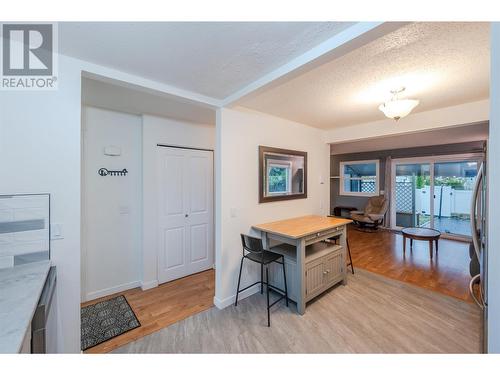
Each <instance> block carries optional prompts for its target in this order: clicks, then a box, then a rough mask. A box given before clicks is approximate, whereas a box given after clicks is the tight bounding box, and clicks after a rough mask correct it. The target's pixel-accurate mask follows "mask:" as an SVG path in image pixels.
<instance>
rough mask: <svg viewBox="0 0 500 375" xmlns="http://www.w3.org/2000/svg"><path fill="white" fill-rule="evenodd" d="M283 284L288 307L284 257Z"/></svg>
mask: <svg viewBox="0 0 500 375" xmlns="http://www.w3.org/2000/svg"><path fill="white" fill-rule="evenodd" d="M283 282H284V284H285V301H286V305H287V306H288V288H287V286H286V272H285V257H283Z"/></svg>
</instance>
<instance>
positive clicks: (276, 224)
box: [253, 215, 352, 239]
mask: <svg viewBox="0 0 500 375" xmlns="http://www.w3.org/2000/svg"><path fill="white" fill-rule="evenodd" d="M349 223H352V220H349V219H342V218H337V217H326V216H317V215H309V216H301V217H295V218H292V219H286V220H280V221H273V222H270V223H264V224H257V225H253V228H254V229H257V230H260V231H263V232H267V233H273V234H276V235H280V236H283V237H288V238H292V239H298V238H302V237H305V236H308V235H311V234H314V233H318V232H321V231H324V230H329V229H332V228H335V227H339V226H343V225H347V224H349Z"/></svg>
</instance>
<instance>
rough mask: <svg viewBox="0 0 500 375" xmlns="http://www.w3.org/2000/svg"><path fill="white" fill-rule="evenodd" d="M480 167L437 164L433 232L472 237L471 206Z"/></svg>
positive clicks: (473, 163) (465, 163)
mask: <svg viewBox="0 0 500 375" xmlns="http://www.w3.org/2000/svg"><path fill="white" fill-rule="evenodd" d="M478 167H479V163H478V162H477V161H458V162H444V163H435V164H434V220H433V221H434V228H435V229H437V230H439V231H440V232H442V233H448V234H452V235H459V236H470V235H471V232H470V206H471V200H472V190H473V188H474V183H475V182H476V176H477V170H478Z"/></svg>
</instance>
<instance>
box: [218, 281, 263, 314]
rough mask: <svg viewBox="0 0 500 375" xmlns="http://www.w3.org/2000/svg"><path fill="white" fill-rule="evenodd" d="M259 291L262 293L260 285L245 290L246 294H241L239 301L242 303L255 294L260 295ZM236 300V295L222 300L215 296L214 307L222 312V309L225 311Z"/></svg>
mask: <svg viewBox="0 0 500 375" xmlns="http://www.w3.org/2000/svg"><path fill="white" fill-rule="evenodd" d="M259 291H260V285H255V286H253V287H252V288H249V289H247V290H245V291H244V292H241V293H240V295H239V297H238V301H241V300H243V299H245V298H248V297H250V296H251V295H253V294H255V293H259ZM235 298H236V294H233V295H232V296H229V297H226V298H224V299H220V298H217V296H214V305H215V307H217V308H218V309H219V310H222V309H225V308H226V307H228V306H231V305H232V304H234V299H235Z"/></svg>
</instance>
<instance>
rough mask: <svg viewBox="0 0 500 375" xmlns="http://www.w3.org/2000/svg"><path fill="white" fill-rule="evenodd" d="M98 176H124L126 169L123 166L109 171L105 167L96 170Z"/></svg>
mask: <svg viewBox="0 0 500 375" xmlns="http://www.w3.org/2000/svg"><path fill="white" fill-rule="evenodd" d="M97 173H98V174H99V176H103V177H104V176H108V175H109V176H126V175H127V173H128V171H127V169H126V168H123V169H122V170H121V171H110V170H109V169H106V168H101V169H99V170H98V171H97Z"/></svg>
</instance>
